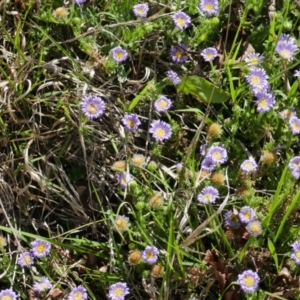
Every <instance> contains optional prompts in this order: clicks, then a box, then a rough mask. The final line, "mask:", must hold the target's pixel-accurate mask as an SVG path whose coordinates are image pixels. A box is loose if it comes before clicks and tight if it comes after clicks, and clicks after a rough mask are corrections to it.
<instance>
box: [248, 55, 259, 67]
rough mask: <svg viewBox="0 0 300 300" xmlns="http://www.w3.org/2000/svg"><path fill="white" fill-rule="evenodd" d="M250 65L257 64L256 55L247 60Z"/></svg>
mask: <svg viewBox="0 0 300 300" xmlns="http://www.w3.org/2000/svg"><path fill="white" fill-rule="evenodd" d="M248 63H249V64H251V65H258V63H259V60H258V58H257V57H254V58H251V60H250V61H249V62H248Z"/></svg>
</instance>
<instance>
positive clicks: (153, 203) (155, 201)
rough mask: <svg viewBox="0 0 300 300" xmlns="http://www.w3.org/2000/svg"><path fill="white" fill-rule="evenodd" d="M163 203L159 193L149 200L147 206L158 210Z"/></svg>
mask: <svg viewBox="0 0 300 300" xmlns="http://www.w3.org/2000/svg"><path fill="white" fill-rule="evenodd" d="M163 203H164V198H163V197H162V195H161V193H157V194H155V195H154V196H153V197H151V198H150V200H149V205H150V207H152V208H160V207H161V206H162V205H163Z"/></svg>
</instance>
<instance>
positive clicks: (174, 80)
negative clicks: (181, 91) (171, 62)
mask: <svg viewBox="0 0 300 300" xmlns="http://www.w3.org/2000/svg"><path fill="white" fill-rule="evenodd" d="M167 76H168V77H169V79H170V80H171V81H172V83H173V84H174V85H178V84H180V83H181V79H180V77H179V76H178V74H177V73H176V72H174V71H172V70H170V71H167Z"/></svg>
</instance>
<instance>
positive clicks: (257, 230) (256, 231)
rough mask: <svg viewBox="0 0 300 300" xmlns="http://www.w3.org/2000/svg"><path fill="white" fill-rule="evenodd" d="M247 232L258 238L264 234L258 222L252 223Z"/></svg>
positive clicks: (247, 227) (248, 225) (249, 224)
mask: <svg viewBox="0 0 300 300" xmlns="http://www.w3.org/2000/svg"><path fill="white" fill-rule="evenodd" d="M246 230H247V231H248V233H249V234H250V235H252V236H255V237H257V236H259V235H260V234H261V233H262V227H261V223H260V222H259V221H256V220H255V221H250V222H249V223H248V224H247V226H246Z"/></svg>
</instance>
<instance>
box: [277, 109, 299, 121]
mask: <svg viewBox="0 0 300 300" xmlns="http://www.w3.org/2000/svg"><path fill="white" fill-rule="evenodd" d="M295 116H296V113H295V112H294V111H293V110H291V109H288V108H287V109H284V110H283V111H281V112H280V113H279V117H280V118H281V119H283V120H289V119H290V118H291V117H295Z"/></svg>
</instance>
